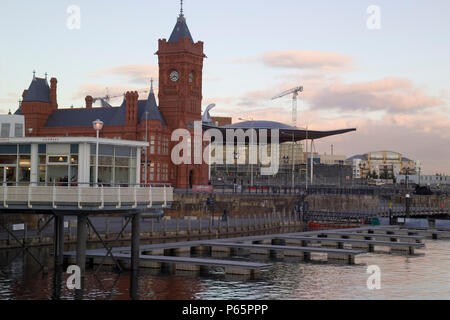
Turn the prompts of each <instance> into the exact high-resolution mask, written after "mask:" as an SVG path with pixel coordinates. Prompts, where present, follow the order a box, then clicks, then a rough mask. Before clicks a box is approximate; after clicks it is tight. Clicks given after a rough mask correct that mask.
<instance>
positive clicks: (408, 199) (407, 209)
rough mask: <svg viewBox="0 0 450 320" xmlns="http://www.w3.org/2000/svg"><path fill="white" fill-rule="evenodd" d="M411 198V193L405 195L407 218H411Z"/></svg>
mask: <svg viewBox="0 0 450 320" xmlns="http://www.w3.org/2000/svg"><path fill="white" fill-rule="evenodd" d="M410 200H411V198H410V195H409V193H407V194H406V196H405V215H406V218H409V206H410Z"/></svg>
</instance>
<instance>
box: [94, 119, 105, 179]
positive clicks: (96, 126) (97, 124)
mask: <svg viewBox="0 0 450 320" xmlns="http://www.w3.org/2000/svg"><path fill="white" fill-rule="evenodd" d="M92 126H93V127H94V130H95V131H96V132H97V143H96V148H95V175H94V181H95V186H96V187H98V140H99V134H100V130H102V129H103V121H101V120H99V119H97V120H95V121H94V122H92Z"/></svg>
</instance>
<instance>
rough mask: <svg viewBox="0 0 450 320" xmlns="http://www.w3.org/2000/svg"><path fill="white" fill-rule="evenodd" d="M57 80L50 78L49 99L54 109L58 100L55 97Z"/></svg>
mask: <svg viewBox="0 0 450 320" xmlns="http://www.w3.org/2000/svg"><path fill="white" fill-rule="evenodd" d="M57 83H58V80H56V78H51V79H50V101H51V103H52V106H53V108H54V109H58V101H57V99H56V85H57Z"/></svg>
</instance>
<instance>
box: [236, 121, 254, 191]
mask: <svg viewBox="0 0 450 320" xmlns="http://www.w3.org/2000/svg"><path fill="white" fill-rule="evenodd" d="M239 120H241V121H250V125H251V129H252V130H254V128H253V118H249V119H245V118H239ZM250 143H253V141H251V142H250ZM248 150H249V152H248V155H249V162H250V179H251V180H250V185H251V186H252V187H253V163H251V161H250V144H249V146H248Z"/></svg>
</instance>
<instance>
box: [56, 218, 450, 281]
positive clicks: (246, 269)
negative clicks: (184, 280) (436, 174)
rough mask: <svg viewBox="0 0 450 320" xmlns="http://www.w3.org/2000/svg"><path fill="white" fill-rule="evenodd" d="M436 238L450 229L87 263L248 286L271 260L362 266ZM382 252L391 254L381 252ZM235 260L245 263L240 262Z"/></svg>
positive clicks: (358, 233) (254, 242) (185, 247)
mask: <svg viewBox="0 0 450 320" xmlns="http://www.w3.org/2000/svg"><path fill="white" fill-rule="evenodd" d="M420 232H421V234H420V235H419V233H420ZM433 234H440V235H441V236H449V237H450V229H448V230H435V229H423V230H417V229H409V228H407V227H404V226H365V227H359V228H354V229H337V230H320V231H306V232H293V233H281V234H280V233H279V234H264V235H254V236H242V237H234V238H222V239H211V240H195V241H182V242H173V243H159V244H150V245H141V246H139V250H138V251H139V252H138V253H134V254H133V248H132V247H115V248H111V250H109V251H108V250H106V249H95V250H87V251H86V258H87V260H89V262H90V264H91V265H93V266H94V267H95V268H99V267H101V266H102V265H105V264H108V265H112V266H114V265H116V264H119V265H120V266H121V267H127V266H130V263H131V261H133V259H137V258H136V257H137V256H138V257H139V262H138V264H139V267H140V268H146V269H152V270H159V271H169V272H173V273H182V274H186V272H187V273H189V274H194V275H195V274H199V273H201V274H203V275H207V274H208V273H209V271H210V269H211V268H213V269H214V270H216V269H217V268H220V269H222V271H223V274H225V275H232V276H241V277H242V279H243V280H245V279H257V278H258V277H259V276H260V275H261V274H262V273H263V272H265V271H267V270H270V268H271V266H272V264H271V263H270V259H277V260H280V259H281V260H286V261H287V262H289V263H308V262H313V263H314V262H316V261H320V263H337V264H339V265H340V264H349V265H352V264H355V263H356V264H357V263H358V261H357V257H358V256H360V255H362V254H366V253H376V254H402V255H411V256H412V255H415V254H417V252H416V250H425V249H426V247H425V244H424V242H423V241H424V240H425V239H426V238H429V239H436V238H435V237H433V236H432V235H433ZM430 235H431V236H430ZM378 248H388V249H389V250H388V251H379V250H377V249H378ZM421 252H422V251H421ZM108 255H109V256H108ZM75 257H76V252H66V253H65V259H66V261H67V262H71V261H75V260H74V259H75ZM237 257H241V258H240V259H239V260H237V259H236V258H237ZM242 258H244V259H245V260H243V259H242ZM292 259H294V260H292ZM261 260H264V262H261ZM267 260H269V261H267Z"/></svg>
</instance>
